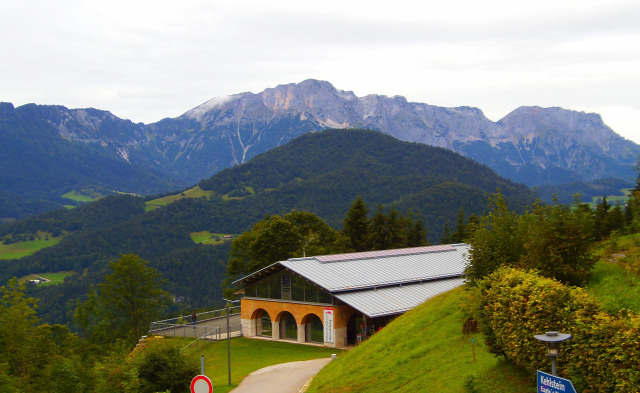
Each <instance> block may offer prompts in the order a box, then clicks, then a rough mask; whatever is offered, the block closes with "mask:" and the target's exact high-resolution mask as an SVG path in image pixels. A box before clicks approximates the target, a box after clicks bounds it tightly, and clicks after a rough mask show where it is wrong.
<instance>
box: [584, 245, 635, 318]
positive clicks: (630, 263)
mask: <svg viewBox="0 0 640 393" xmlns="http://www.w3.org/2000/svg"><path fill="white" fill-rule="evenodd" d="M596 253H597V255H598V256H599V260H598V262H597V263H596V266H595V267H594V269H593V274H592V276H591V278H590V279H589V282H588V283H587V290H588V291H589V292H590V293H591V294H593V295H594V296H596V297H597V298H598V299H599V300H600V301H601V302H602V306H603V307H604V309H605V310H607V311H609V312H610V313H613V314H615V313H617V312H618V310H620V309H622V308H626V309H629V310H632V311H635V312H640V234H634V235H629V236H622V237H619V238H617V240H616V238H614V240H607V241H604V242H603V243H602V247H601V248H600V249H599V250H597V251H596Z"/></svg>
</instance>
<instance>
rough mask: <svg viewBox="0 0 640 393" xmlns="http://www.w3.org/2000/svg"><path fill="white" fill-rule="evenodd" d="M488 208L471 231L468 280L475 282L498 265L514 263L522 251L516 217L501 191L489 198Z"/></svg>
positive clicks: (467, 268) (522, 238)
mask: <svg viewBox="0 0 640 393" xmlns="http://www.w3.org/2000/svg"><path fill="white" fill-rule="evenodd" d="M490 206H491V209H490V210H489V212H488V213H487V214H486V215H485V216H483V217H482V218H481V219H480V224H479V225H478V227H477V228H476V230H475V231H474V232H473V236H472V237H471V239H470V241H469V243H470V244H471V250H470V256H471V261H472V262H471V263H470V264H469V265H467V267H466V268H465V274H466V276H467V280H468V281H469V282H470V283H472V284H475V283H476V282H477V281H478V280H481V279H482V278H484V277H485V276H487V275H488V274H491V273H492V272H494V271H495V270H496V269H498V268H499V267H501V266H505V265H506V266H515V265H516V264H517V263H518V261H519V260H520V258H521V257H522V255H523V254H524V252H525V249H524V237H523V235H522V234H521V233H520V230H521V228H520V227H519V225H518V216H517V215H516V213H515V212H512V211H510V210H509V207H508V206H507V203H506V201H505V200H504V197H503V196H502V194H501V193H500V192H498V193H497V194H494V195H493V196H492V197H491V199H490Z"/></svg>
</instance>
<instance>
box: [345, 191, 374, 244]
mask: <svg viewBox="0 0 640 393" xmlns="http://www.w3.org/2000/svg"><path fill="white" fill-rule="evenodd" d="M343 224H344V226H343V229H342V233H343V234H344V235H345V236H346V237H347V238H349V240H350V244H351V247H352V248H353V249H354V250H355V251H358V252H360V251H366V250H367V235H368V230H369V210H368V209H367V205H366V204H365V203H364V201H363V200H362V197H360V196H358V198H357V199H356V200H355V202H353V205H351V208H350V209H349V211H348V212H347V215H346V216H345V218H344V220H343Z"/></svg>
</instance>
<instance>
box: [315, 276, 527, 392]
mask: <svg viewBox="0 0 640 393" xmlns="http://www.w3.org/2000/svg"><path fill="white" fill-rule="evenodd" d="M465 301H466V298H465V293H464V290H463V289H462V288H458V289H456V290H453V291H451V292H448V293H445V294H443V295H440V296H438V297H436V298H433V299H431V300H429V301H428V302H426V303H425V304H422V305H421V306H418V307H417V308H415V309H413V310H412V311H409V312H408V313H406V314H404V315H403V316H401V317H399V318H398V319H396V320H395V321H393V322H392V323H391V324H390V325H389V326H388V327H386V328H384V329H382V330H381V331H380V332H378V333H376V334H375V335H374V336H373V337H372V338H371V339H369V340H368V341H365V342H364V343H363V344H361V345H359V346H357V347H356V348H354V349H353V350H351V351H349V352H347V353H345V354H343V355H342V356H340V357H339V358H338V359H337V360H336V361H334V362H332V363H330V364H329V365H328V366H327V367H325V368H324V369H322V370H321V371H320V373H319V374H318V375H317V376H316V377H315V378H314V380H313V383H312V384H311V387H310V389H309V390H308V392H309V393H311V392H440V393H447V392H451V393H453V392H456V393H457V392H465V391H478V392H503V393H516V392H534V391H535V390H536V386H535V375H528V374H526V373H523V372H522V371H521V370H519V369H517V368H515V367H514V366H513V365H511V364H510V363H507V362H504V361H500V360H499V359H498V358H496V357H494V356H493V355H491V354H490V353H488V352H487V350H486V346H485V344H484V341H483V338H482V336H481V334H474V335H469V336H465V335H463V334H462V325H463V323H464V317H465V316H464V314H463V312H462V311H461V309H463V308H464V303H465ZM472 339H473V340H474V344H472V342H471V340H472ZM474 348H475V361H474V358H473V350H474ZM469 379H473V381H474V382H472V383H473V384H474V385H475V387H476V389H477V390H471V389H468V388H465V382H467V381H468V380H469ZM467 383H469V382H467Z"/></svg>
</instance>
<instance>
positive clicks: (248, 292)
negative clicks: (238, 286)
mask: <svg viewBox="0 0 640 393" xmlns="http://www.w3.org/2000/svg"><path fill="white" fill-rule="evenodd" d="M256 288H257V287H256V284H251V285H247V286H246V287H245V288H244V295H245V296H249V297H256Z"/></svg>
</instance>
